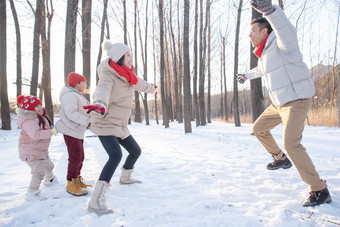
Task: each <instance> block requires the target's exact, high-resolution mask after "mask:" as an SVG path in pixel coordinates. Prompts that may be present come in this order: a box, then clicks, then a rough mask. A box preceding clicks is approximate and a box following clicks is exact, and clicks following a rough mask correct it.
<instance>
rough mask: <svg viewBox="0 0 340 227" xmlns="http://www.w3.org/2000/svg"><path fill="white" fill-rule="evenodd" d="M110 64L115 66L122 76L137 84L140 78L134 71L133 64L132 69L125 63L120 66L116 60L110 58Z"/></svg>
mask: <svg viewBox="0 0 340 227" xmlns="http://www.w3.org/2000/svg"><path fill="white" fill-rule="evenodd" d="M109 65H110V66H111V68H113V69H114V70H115V71H116V72H117V73H118V74H119V75H120V76H123V77H125V79H126V80H127V81H129V82H130V84H131V85H135V84H137V82H138V78H137V76H136V74H135V73H134V72H133V69H134V68H133V66H131V69H128V68H126V67H125V66H124V65H122V66H120V65H118V64H117V63H116V62H114V61H112V60H110V61H109Z"/></svg>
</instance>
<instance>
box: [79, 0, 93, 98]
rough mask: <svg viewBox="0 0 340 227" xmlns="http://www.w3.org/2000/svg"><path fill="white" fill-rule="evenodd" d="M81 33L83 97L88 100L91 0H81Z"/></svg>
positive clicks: (89, 90) (89, 84)
mask: <svg viewBox="0 0 340 227" xmlns="http://www.w3.org/2000/svg"><path fill="white" fill-rule="evenodd" d="M81 7H82V18H81V24H82V34H83V37H82V39H83V48H82V54H83V76H84V77H85V78H86V83H87V91H86V94H85V97H86V98H87V100H89V101H90V99H91V98H90V92H91V12H92V0H82V4H81Z"/></svg>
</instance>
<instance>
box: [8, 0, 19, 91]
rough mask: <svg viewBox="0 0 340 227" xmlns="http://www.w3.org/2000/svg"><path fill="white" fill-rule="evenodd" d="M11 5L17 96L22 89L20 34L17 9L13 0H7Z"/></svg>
mask: <svg viewBox="0 0 340 227" xmlns="http://www.w3.org/2000/svg"><path fill="white" fill-rule="evenodd" d="M9 3H10V5H11V10H12V14H13V20H14V24H15V34H16V43H17V80H16V84H17V96H19V95H21V93H22V91H21V88H22V78H21V76H22V75H21V34H20V26H19V20H18V15H17V11H16V9H15V5H14V2H13V0H9Z"/></svg>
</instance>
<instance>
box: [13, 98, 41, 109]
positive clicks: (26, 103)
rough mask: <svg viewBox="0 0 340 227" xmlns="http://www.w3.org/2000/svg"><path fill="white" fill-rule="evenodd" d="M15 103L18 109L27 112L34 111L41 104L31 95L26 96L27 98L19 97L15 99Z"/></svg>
mask: <svg viewBox="0 0 340 227" xmlns="http://www.w3.org/2000/svg"><path fill="white" fill-rule="evenodd" d="M17 102H18V105H19V108H20V109H23V110H28V111H35V107H36V106H38V105H42V102H41V101H40V99H38V98H37V97H35V96H33V95H28V96H25V95H19V96H18V97H17Z"/></svg>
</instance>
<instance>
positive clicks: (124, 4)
mask: <svg viewBox="0 0 340 227" xmlns="http://www.w3.org/2000/svg"><path fill="white" fill-rule="evenodd" d="M123 8H124V22H123V23H124V43H125V44H126V45H127V44H128V40H127V20H126V0H123Z"/></svg>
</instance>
